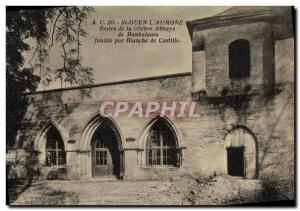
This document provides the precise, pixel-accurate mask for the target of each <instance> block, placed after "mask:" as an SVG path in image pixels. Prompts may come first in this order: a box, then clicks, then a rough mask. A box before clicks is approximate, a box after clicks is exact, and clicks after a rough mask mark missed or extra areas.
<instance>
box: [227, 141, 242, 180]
mask: <svg viewBox="0 0 300 211" xmlns="http://www.w3.org/2000/svg"><path fill="white" fill-rule="evenodd" d="M226 149H227V168H228V169H227V171H228V174H229V175H231V176H240V177H245V168H244V147H228V148H226Z"/></svg>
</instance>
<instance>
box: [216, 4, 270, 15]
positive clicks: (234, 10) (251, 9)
mask: <svg viewBox="0 0 300 211" xmlns="http://www.w3.org/2000/svg"><path fill="white" fill-rule="evenodd" d="M271 11H272V7H266V6H237V7H231V8H229V9H227V10H225V11H223V12H220V13H218V14H216V15H214V16H211V17H221V16H232V15H240V14H245V13H257V12H271Z"/></svg>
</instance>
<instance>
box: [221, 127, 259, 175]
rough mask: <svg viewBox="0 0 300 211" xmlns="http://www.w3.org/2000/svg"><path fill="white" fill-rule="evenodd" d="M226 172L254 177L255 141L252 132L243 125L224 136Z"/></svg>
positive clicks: (255, 171)
mask: <svg viewBox="0 0 300 211" xmlns="http://www.w3.org/2000/svg"><path fill="white" fill-rule="evenodd" d="M225 150H226V151H225V155H226V159H225V160H226V164H227V174H229V175H231V176H241V177H245V178H249V179H254V178H256V177H257V176H258V170H257V162H258V161H257V143H256V139H255V136H254V135H253V133H252V132H251V131H250V130H249V129H247V128H246V127H243V126H237V127H235V128H234V129H233V130H231V131H230V132H229V133H228V134H227V135H226V138H225Z"/></svg>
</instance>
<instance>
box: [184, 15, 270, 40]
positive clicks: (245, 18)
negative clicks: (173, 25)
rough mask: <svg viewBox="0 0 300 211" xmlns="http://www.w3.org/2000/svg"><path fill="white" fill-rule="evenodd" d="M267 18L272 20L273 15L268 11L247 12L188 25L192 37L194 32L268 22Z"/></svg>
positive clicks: (193, 21)
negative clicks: (247, 23)
mask: <svg viewBox="0 0 300 211" xmlns="http://www.w3.org/2000/svg"><path fill="white" fill-rule="evenodd" d="M266 18H272V13H271V12H270V11H268V10H265V11H254V12H247V13H242V14H230V15H217V16H211V17H207V18H202V19H196V20H191V21H187V22H186V25H187V27H188V30H189V32H190V35H191V33H192V32H193V31H201V30H205V29H209V28H217V27H222V26H224V25H232V24H237V23H244V22H255V21H260V20H263V21H266ZM191 38H192V37H191Z"/></svg>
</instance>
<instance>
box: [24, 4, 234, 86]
mask: <svg viewBox="0 0 300 211" xmlns="http://www.w3.org/2000/svg"><path fill="white" fill-rule="evenodd" d="M228 8H229V7H203V6H202V7H128V6H127V7H94V10H95V12H94V13H93V14H92V15H91V16H90V17H89V19H88V20H87V22H86V24H85V25H83V27H84V29H85V31H86V32H87V36H86V37H85V38H84V39H83V40H82V46H81V54H82V57H83V61H82V64H83V65H85V66H89V67H91V68H93V70H94V78H95V83H103V82H111V81H119V80H126V79H135V78H143V77H149V76H158V75H167V74H175V73H182V72H191V71H192V45H191V40H190V37H189V33H188V30H187V27H186V25H185V24H183V25H181V26H177V27H176V30H175V32H172V33H169V32H163V33H160V37H177V38H179V39H180V41H181V42H180V43H175V44H161V43H155V44H153V43H146V44H133V43H122V44H118V45H115V44H112V43H100V44H95V43H94V42H95V38H96V37H97V38H105V37H116V32H103V31H99V25H93V24H92V22H93V21H94V20H95V21H96V22H98V21H100V20H105V21H107V20H115V21H117V22H119V21H122V20H132V19H134V20H136V19H147V20H149V19H152V20H161V19H163V20H165V19H182V20H183V21H184V22H186V21H189V20H194V19H200V18H204V17H208V16H212V15H215V14H217V13H219V12H222V11H224V10H226V9H228ZM32 53H33V50H32V51H31V52H28V53H27V54H26V55H25V61H27V64H26V63H25V65H28V58H31V55H32ZM60 54H61V50H60V49H59V48H58V47H55V46H54V47H52V48H51V50H50V56H49V66H50V67H51V68H55V67H58V66H59V65H62V64H61V62H62V61H61V57H60ZM54 88H60V83H58V82H54V83H52V84H50V86H47V87H43V86H40V87H39V90H45V89H54Z"/></svg>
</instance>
